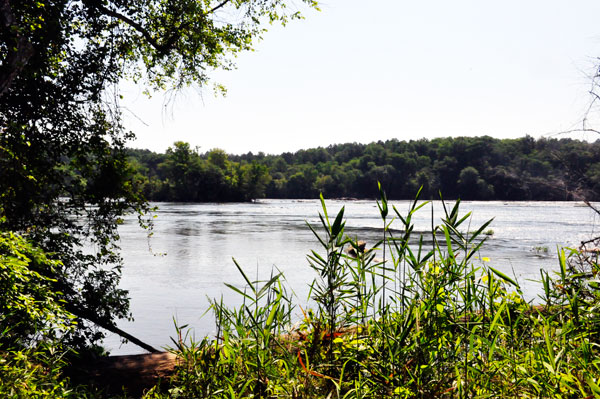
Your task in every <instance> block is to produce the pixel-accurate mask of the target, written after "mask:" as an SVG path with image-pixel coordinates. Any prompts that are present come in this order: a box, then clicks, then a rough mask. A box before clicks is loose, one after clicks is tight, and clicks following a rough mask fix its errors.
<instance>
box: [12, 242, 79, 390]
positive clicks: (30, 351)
mask: <svg viewBox="0 0 600 399" xmlns="http://www.w3.org/2000/svg"><path fill="white" fill-rule="evenodd" d="M57 267H59V262H57V261H53V260H51V259H49V258H48V257H47V256H46V255H45V254H44V253H43V252H42V251H41V250H40V249H39V248H36V247H34V246H33V245H31V243H29V242H28V241H27V240H26V239H25V238H23V237H21V236H18V235H15V234H13V233H0V396H1V397H3V398H31V397H47V398H67V397H73V398H75V397H80V395H78V394H76V391H74V390H73V389H71V388H70V387H69V384H68V381H67V380H65V379H64V377H63V369H64V368H65V366H66V361H65V360H64V355H65V353H66V351H65V350H63V349H62V347H61V345H60V343H59V342H58V340H59V339H60V337H61V336H62V335H64V334H65V332H67V331H69V330H72V329H73V328H74V325H73V318H74V316H73V315H72V314H70V313H69V312H68V311H66V310H65V308H64V303H63V302H62V301H61V299H60V295H59V294H57V292H56V291H54V290H52V289H51V286H52V284H53V283H54V282H55V280H52V279H50V278H49V277H47V275H48V274H51V273H49V272H51V271H52V270H53V269H54V268H57Z"/></svg>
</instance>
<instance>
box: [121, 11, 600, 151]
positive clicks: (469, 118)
mask: <svg viewBox="0 0 600 399" xmlns="http://www.w3.org/2000/svg"><path fill="white" fill-rule="evenodd" d="M297 4H298V5H300V3H299V2H297ZM321 8H322V11H321V12H316V11H308V12H305V15H306V20H304V21H296V22H293V23H291V24H289V25H288V26H287V27H285V28H280V27H273V28H272V29H271V30H270V31H269V33H267V34H266V35H265V37H264V40H263V41H262V42H260V43H259V44H258V45H257V46H256V51H255V52H252V53H247V54H242V55H241V56H239V57H238V60H237V65H238V69H237V70H235V71H229V72H217V73H214V74H213V76H214V79H215V80H216V81H217V82H219V83H222V84H224V85H225V86H226V87H227V89H228V94H227V96H226V97H224V98H223V97H215V96H214V95H213V93H212V90H210V89H208V88H207V89H205V90H203V91H200V90H197V89H196V90H188V91H186V92H183V93H180V94H179V95H178V96H177V99H176V101H174V102H172V103H170V104H168V105H167V106H165V105H166V104H165V100H166V97H165V96H164V95H163V94H162V93H157V94H155V95H154V97H153V98H152V99H151V100H147V99H146V98H145V97H144V96H143V95H142V94H141V88H135V87H132V86H127V85H124V88H123V94H124V95H125V100H124V102H123V105H124V106H125V107H126V108H127V111H126V112H125V114H126V126H127V127H128V128H129V129H131V130H133V131H134V132H135V134H136V135H137V140H136V141H135V142H133V143H132V144H130V145H131V146H132V147H137V148H149V149H151V150H154V151H160V152H162V151H164V150H166V148H167V147H169V146H170V145H172V143H173V142H174V141H176V140H183V141H187V142H189V143H190V144H191V145H192V146H200V150H201V151H207V150H209V149H211V148H216V147H218V148H222V149H224V150H226V151H227V152H230V153H245V152H248V151H252V152H254V153H256V152H258V151H264V152H266V153H280V152H283V151H296V150H298V149H300V148H309V147H316V146H327V145H330V144H335V143H343V142H353V141H356V142H364V143H367V142H371V141H376V140H385V139H390V138H398V139H399V140H409V139H418V138H422V137H426V138H433V137H445V136H479V135H490V136H494V137H499V138H504V137H521V136H523V135H525V134H530V135H532V136H534V137H539V136H542V135H544V136H548V135H549V134H551V133H555V132H560V131H564V130H569V129H572V128H574V127H578V126H580V122H581V119H582V116H583V113H584V111H585V108H586V105H587V104H588V102H589V101H590V98H589V95H588V94H587V92H588V90H589V87H590V79H589V75H590V74H591V73H592V72H593V65H594V63H595V62H596V57H600V26H599V25H598V23H597V19H598V16H599V15H600V1H598V0H572V1H566V0H562V1H554V0H543V1H542V0H535V1H534V0H503V1H494V2H492V1H482V0H471V1H466V0H454V1H447V0H445V1H444V0H428V1H427V0H425V1H410V2H409V1H401V0H370V1H364V0H363V1H358V0H327V1H322V2H321ZM133 115H135V116H133ZM578 137H580V138H587V139H593V140H595V136H593V135H588V136H587V137H586V136H582V135H579V136H578Z"/></svg>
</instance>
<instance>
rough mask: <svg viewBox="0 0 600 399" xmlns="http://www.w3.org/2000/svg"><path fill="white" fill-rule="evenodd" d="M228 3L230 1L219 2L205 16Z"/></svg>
mask: <svg viewBox="0 0 600 399" xmlns="http://www.w3.org/2000/svg"><path fill="white" fill-rule="evenodd" d="M230 1H231V0H225V1H223V2H221V3H220V4H217V5H216V6H214V7H213V8H212V9H211V10H210V11H209V12H207V13H206V15H208V14H212V13H213V12H215V11H217V10H218V9H219V8H221V7H223V6H224V5H225V4H227V3H229V2H230Z"/></svg>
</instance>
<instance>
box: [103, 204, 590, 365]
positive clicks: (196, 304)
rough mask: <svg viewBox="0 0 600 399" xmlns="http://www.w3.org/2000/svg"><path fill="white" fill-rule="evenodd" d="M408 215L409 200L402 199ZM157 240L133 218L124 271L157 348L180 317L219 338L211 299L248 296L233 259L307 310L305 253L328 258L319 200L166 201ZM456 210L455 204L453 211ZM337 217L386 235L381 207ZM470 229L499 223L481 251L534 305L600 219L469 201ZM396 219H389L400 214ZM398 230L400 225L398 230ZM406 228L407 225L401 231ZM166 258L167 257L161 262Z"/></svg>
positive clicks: (358, 230)
mask: <svg viewBox="0 0 600 399" xmlns="http://www.w3.org/2000/svg"><path fill="white" fill-rule="evenodd" d="M391 204H392V205H395V206H396V208H397V209H398V211H400V213H401V214H404V213H405V212H406V210H407V209H408V206H409V202H408V201H395V202H392V203H391ZM155 205H156V206H158V211H157V212H156V216H157V218H156V219H155V225H154V234H153V237H152V238H151V239H150V240H148V238H147V232H146V231H144V230H142V229H141V228H140V227H139V226H138V225H137V221H136V218H135V217H130V218H128V219H127V220H126V221H125V224H124V225H123V226H122V227H121V229H120V233H121V247H122V253H123V257H124V262H125V267H124V268H123V279H122V283H121V286H122V287H123V288H125V289H127V290H129V292H130V296H131V310H132V312H133V316H134V318H135V321H134V322H126V321H122V322H119V323H118V325H119V327H120V328H123V329H124V330H126V331H128V332H130V333H131V334H133V335H134V336H137V337H139V338H140V339H142V340H143V341H145V342H148V343H150V344H151V345H153V346H155V347H162V346H164V345H168V344H169V343H170V339H169V337H170V336H172V335H174V333H175V329H174V327H173V318H175V319H177V321H178V323H180V324H188V325H189V326H191V327H193V331H194V332H195V334H196V335H197V336H203V335H206V334H210V333H211V332H212V331H213V330H214V326H213V323H212V319H211V318H210V317H202V315H203V314H204V313H205V312H206V310H207V309H208V306H209V303H208V300H207V297H210V298H216V297H220V296H221V295H223V297H224V300H225V302H227V303H230V304H232V305H235V304H237V303H239V298H238V297H237V295H235V294H234V293H233V292H232V291H231V290H229V289H227V288H226V287H225V286H224V283H225V282H227V283H230V284H238V285H239V286H240V287H241V286H242V278H241V276H240V275H239V273H238V271H237V269H236V267H235V265H234V263H233V261H232V257H235V259H236V260H237V261H238V263H239V264H240V265H241V266H242V267H243V268H244V269H245V270H246V271H247V272H248V274H250V275H251V276H252V277H254V276H256V275H258V276H259V277H260V278H262V279H264V278H267V277H268V276H269V275H270V273H271V271H272V269H273V268H274V267H276V268H277V269H279V270H281V271H282V272H283V273H284V275H285V277H286V279H287V281H288V283H289V285H290V287H291V288H292V289H293V290H294V292H295V293H296V295H297V297H298V302H299V303H305V302H306V295H307V285H308V284H309V283H310V281H312V279H313V277H314V272H313V271H312V269H311V268H310V267H309V265H308V261H307V259H306V255H307V254H308V253H310V250H311V249H315V250H319V243H318V241H317V240H316V238H315V237H314V235H313V233H312V232H311V231H310V230H309V229H308V227H307V226H306V223H307V222H308V223H310V224H311V225H313V226H318V225H319V223H320V222H319V219H318V214H319V212H320V211H321V205H320V202H319V201H318V200H262V201H258V202H256V203H241V204H240V203H235V204H180V203H159V204H155ZM450 205H452V203H450ZM327 206H328V209H329V214H330V217H335V214H336V213H337V212H338V210H339V209H340V208H341V207H342V206H345V215H346V219H347V222H346V226H347V228H346V232H347V233H348V234H349V235H351V236H352V237H357V238H358V239H360V240H364V241H367V243H374V242H375V241H376V240H377V239H379V238H380V237H381V226H382V221H381V219H380V218H379V216H378V215H379V213H378V209H377V205H376V203H375V201H327ZM461 209H462V210H463V212H464V213H466V212H469V211H470V212H472V216H471V218H470V219H469V221H468V222H465V223H470V225H471V226H472V228H471V230H474V229H475V228H476V226H479V225H481V224H483V223H484V222H485V221H487V220H489V219H491V218H494V221H493V222H492V224H491V226H490V228H491V229H492V230H493V232H494V234H493V235H492V236H491V237H490V238H489V240H488V242H487V243H486V244H485V245H484V247H483V249H482V251H481V255H480V256H481V257H488V258H490V262H489V264H490V265H491V266H493V267H495V268H497V269H499V270H502V271H504V272H506V273H508V274H509V275H511V276H512V275H514V276H516V277H517V279H518V281H519V283H520V284H521V286H522V287H523V290H524V292H525V295H526V296H527V297H528V298H535V297H536V295H537V294H538V293H539V289H540V288H539V285H538V284H537V283H536V282H535V281H533V280H536V279H538V278H539V270H540V268H544V269H546V270H555V269H556V265H557V262H556V248H557V246H572V247H577V246H578V245H579V243H580V242H581V241H582V240H585V239H588V238H590V237H591V236H592V235H593V234H594V233H597V231H596V225H597V220H596V216H595V214H594V212H592V211H591V210H590V209H589V208H587V207H586V206H585V205H583V204H581V203H574V202H511V203H504V202H497V201H493V202H463V203H461ZM392 213H393V212H390V215H392ZM442 214H443V209H442V206H441V203H440V202H439V201H438V202H434V203H433V215H434V220H435V222H434V223H435V224H439V223H440V221H439V217H441V216H442ZM413 220H414V223H415V230H416V231H422V232H427V231H430V229H431V224H432V206H431V205H427V206H426V207H424V208H422V209H421V210H420V211H419V212H418V213H417V214H416V216H415V217H414V218H413ZM393 226H394V225H393ZM395 226H396V227H397V228H400V224H399V223H395ZM163 253H164V254H165V255H161V254H163ZM105 345H106V346H107V347H108V348H109V350H110V351H111V353H112V354H128V353H139V352H140V349H139V348H137V347H136V346H135V345H132V344H125V345H121V344H120V342H119V339H118V337H115V336H110V337H108V338H107V339H106V341H105Z"/></svg>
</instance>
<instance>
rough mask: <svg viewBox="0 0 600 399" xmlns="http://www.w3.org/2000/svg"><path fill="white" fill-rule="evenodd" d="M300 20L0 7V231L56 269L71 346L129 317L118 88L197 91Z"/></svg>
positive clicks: (263, 13) (256, 13)
mask: <svg viewBox="0 0 600 399" xmlns="http://www.w3.org/2000/svg"><path fill="white" fill-rule="evenodd" d="M302 3H305V4H306V5H307V6H308V7H315V8H316V3H315V2H314V1H313V0H302ZM300 17H301V15H300V13H299V12H298V11H296V10H291V11H288V8H287V4H286V2H285V1H284V0H262V1H252V0H236V1H230V0H222V1H211V0H202V1H198V0H130V1H124V0H103V1H100V0H81V1H70V0H48V1H44V2H38V1H32V0H20V1H15V0H0V59H1V64H0V216H2V215H4V218H3V219H2V222H1V223H0V228H1V229H2V230H5V231H18V232H22V233H23V234H25V235H26V237H27V239H28V240H30V241H32V242H34V243H35V244H36V245H37V246H39V247H40V248H41V249H42V250H44V251H46V252H47V253H49V254H52V255H51V257H52V258H55V259H56V260H60V263H59V265H60V266H58V267H56V268H55V269H53V270H52V271H51V272H48V273H50V274H51V275H50V276H47V277H51V278H52V279H55V280H56V281H57V284H58V286H57V287H58V288H57V291H60V292H62V294H61V295H62V300H65V301H66V302H67V303H69V304H70V305H71V308H70V309H69V310H70V311H72V312H73V313H75V314H76V316H78V318H79V319H78V329H77V330H76V331H75V332H74V333H73V334H71V335H70V340H71V342H72V343H73V344H81V345H86V344H89V343H91V342H94V341H96V340H97V339H99V338H101V337H102V334H101V333H100V332H99V331H98V330H97V328H96V326H97V325H102V326H104V327H106V328H109V329H112V330H113V331H115V329H114V322H115V319H117V318H124V317H129V316H130V315H129V311H128V298H127V293H126V292H125V291H123V290H121V289H119V288H118V282H119V278H120V270H121V258H120V256H119V254H118V245H117V241H118V231H117V226H118V224H119V223H120V220H121V218H122V216H123V215H124V214H125V213H127V212H130V211H132V210H134V211H136V212H139V213H140V215H141V214H143V213H144V212H145V211H146V210H147V203H146V201H145V200H144V198H143V197H142V196H141V195H140V194H139V192H140V190H139V187H138V185H137V183H136V180H135V179H133V175H134V173H133V171H132V169H131V168H130V167H129V166H128V163H127V156H126V151H125V149H124V146H125V143H126V142H127V140H129V139H130V138H131V137H132V135H131V134H130V133H128V132H125V131H124V129H123V126H122V124H121V114H120V108H119V103H118V99H119V93H118V85H119V82H120V81H121V80H123V79H132V80H134V81H136V82H140V83H143V84H145V85H146V87H147V88H148V89H160V90H163V89H179V88H182V87H184V86H187V85H192V84H195V85H199V86H203V85H205V84H206V83H207V82H208V80H209V76H210V72H211V71H212V70H214V69H230V68H232V67H233V66H234V65H233V63H232V57H234V56H235V55H236V54H237V53H239V52H241V51H245V50H250V49H251V48H252V46H253V44H254V43H255V41H256V40H257V39H259V38H260V37H261V35H262V33H263V32H264V28H263V25H264V24H263V23H264V22H279V23H282V24H285V23H287V22H288V21H289V20H291V19H296V18H300ZM90 248H94V250H93V251H92V252H91V253H90V250H89V249H90ZM85 320H87V321H85ZM90 321H91V322H92V323H91V324H90V323H89V322H90Z"/></svg>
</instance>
